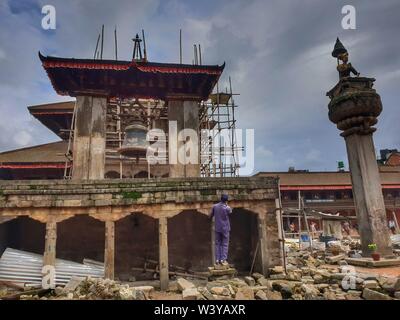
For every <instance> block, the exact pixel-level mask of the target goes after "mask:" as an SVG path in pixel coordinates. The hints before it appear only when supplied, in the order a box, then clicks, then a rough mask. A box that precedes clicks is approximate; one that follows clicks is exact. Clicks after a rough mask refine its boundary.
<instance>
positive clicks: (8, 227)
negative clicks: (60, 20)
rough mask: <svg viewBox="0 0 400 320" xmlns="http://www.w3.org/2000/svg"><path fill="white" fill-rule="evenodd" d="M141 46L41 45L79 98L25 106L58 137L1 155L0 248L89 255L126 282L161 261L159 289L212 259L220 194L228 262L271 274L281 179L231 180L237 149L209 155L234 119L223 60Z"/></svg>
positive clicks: (48, 63)
mask: <svg viewBox="0 0 400 320" xmlns="http://www.w3.org/2000/svg"><path fill="white" fill-rule="evenodd" d="M136 45H137V42H135V49H134V55H133V59H132V60H131V61H118V60H102V59H73V58H71V59H69V58H59V57H50V56H44V55H42V54H41V53H39V59H40V62H41V63H42V66H43V69H44V71H45V72H46V73H47V75H48V78H49V80H50V82H51V84H52V86H53V88H54V90H55V91H56V92H57V93H58V94H59V95H64V96H65V95H66V96H70V97H72V98H74V99H75V100H71V101H67V102H58V103H49V104H42V105H37V106H29V107H28V110H29V112H30V114H31V115H32V116H33V117H35V118H36V119H37V120H38V121H40V122H41V123H42V124H43V125H44V126H46V127H47V128H48V129H49V130H51V131H52V132H54V133H55V134H56V135H57V136H58V137H59V138H60V141H58V142H53V143H49V144H44V145H39V146H33V147H28V148H23V149H18V150H12V151H7V152H2V153H1V154H0V178H1V181H0V189H1V192H0V253H2V252H3V251H4V249H5V248H7V247H11V248H15V249H20V250H25V251H29V252H34V253H39V254H43V257H44V258H43V260H44V261H43V264H45V265H55V266H56V269H57V260H56V259H68V260H72V261H77V262H81V261H82V260H83V259H84V258H86V259H92V260H96V261H99V262H104V266H105V277H107V278H114V277H116V278H119V279H121V280H129V279H130V278H131V277H132V276H134V277H136V279H140V277H141V276H142V273H141V272H137V269H138V268H139V269H140V268H143V266H144V265H146V263H147V262H148V261H156V262H157V270H159V271H158V274H159V278H160V286H161V289H166V288H168V278H169V268H170V265H174V266H178V267H180V268H181V270H189V269H190V270H197V271H206V270H207V267H208V266H210V265H212V264H213V259H214V257H213V248H214V245H213V242H214V239H213V236H212V235H213V232H212V225H213V224H212V221H211V220H210V219H209V217H208V215H209V213H210V209H211V207H212V205H213V204H214V203H216V202H218V201H219V199H220V197H221V195H222V194H223V193H226V194H228V195H229V198H230V205H231V206H232V207H233V208H234V210H233V214H232V219H231V225H232V237H231V252H230V262H231V263H232V264H233V265H234V266H235V267H236V269H237V270H238V271H239V272H249V270H250V269H252V270H256V271H259V272H262V273H264V274H267V273H268V269H269V268H271V267H273V266H276V265H281V264H282V252H281V247H280V242H279V241H278V239H279V237H280V235H279V233H280V231H279V230H280V227H279V223H280V220H279V218H278V215H277V211H276V206H277V201H276V200H277V199H278V194H279V193H278V184H277V179H276V178H274V177H266V178H265V177H238V176H237V172H238V165H237V163H236V161H235V159H233V160H232V159H231V160H230V161H229V162H228V163H227V164H224V163H223V162H221V161H220V160H221V159H223V158H229V157H233V158H235V152H230V153H229V154H228V155H226V154H218V155H217V156H215V155H214V153H213V150H214V145H213V137H214V135H215V132H212V131H213V130H214V131H215V130H216V131H217V133H218V132H220V131H222V130H224V129H227V130H228V131H229V130H234V124H235V120H234V117H233V114H229V110H231V112H232V113H233V109H234V108H235V107H236V106H235V104H234V101H233V94H232V90H231V89H230V90H224V91H225V92H219V90H218V85H217V83H218V80H219V78H220V76H221V74H222V72H223V70H224V64H222V65H201V64H198V63H196V64H192V65H188V64H171V63H154V62H149V61H148V60H147V57H146V56H144V57H143V56H142V55H141V54H140V56H138V55H137V52H138V51H137V50H138V47H136ZM139 49H140V47H139ZM139 51H140V50H139ZM135 52H136V53H135ZM220 111H221V112H220ZM224 117H228V120H226V121H225V120H224ZM204 129H206V130H208V131H207V132H206V134H205V135H203V132H202V130H204ZM210 130H211V133H210V132H209V131H210ZM150 132H156V134H155V136H152V137H150V139H148V138H149V137H148V135H149V134H150ZM181 132H183V133H185V132H187V133H188V136H185V135H181ZM192 133H195V134H196V135H197V136H200V137H201V138H200V139H197V140H196V139H195V137H193V135H191V134H192ZM200 133H201V134H200ZM231 136H232V135H231ZM151 138H153V139H151ZM149 140H150V142H154V143H158V145H160V144H161V145H164V146H165V148H157V149H154V147H153V146H154V145H155V144H151V145H150V143H149ZM189 143H191V147H192V148H187V145H188V144H189ZM229 147H230V148H231V151H233V150H235V148H236V145H235V143H234V141H233V140H232V141H230V143H229ZM151 148H153V149H151ZM149 149H151V150H152V151H153V155H156V156H157V159H158V162H156V163H150V161H149V160H148V159H149V158H148V157H147V152H146V151H147V150H149ZM222 149H223V148H221V147H219V148H218V150H220V151H221V150H222ZM182 150H183V151H184V152H182ZM210 150H211V153H207V152H205V151H210ZM226 150H227V149H226V148H225V149H223V151H224V152H226ZM204 152H205V153H204ZM182 158H183V159H182ZM187 159H189V160H190V161H186V160H187ZM218 160H219V161H218ZM252 261H253V262H254V263H252ZM135 270H136V271H135Z"/></svg>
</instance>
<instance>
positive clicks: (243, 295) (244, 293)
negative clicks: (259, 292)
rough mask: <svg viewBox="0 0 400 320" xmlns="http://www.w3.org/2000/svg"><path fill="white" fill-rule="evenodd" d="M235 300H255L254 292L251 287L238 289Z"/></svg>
mask: <svg viewBox="0 0 400 320" xmlns="http://www.w3.org/2000/svg"><path fill="white" fill-rule="evenodd" d="M235 300H254V291H253V290H252V289H251V288H249V287H240V288H238V290H237V292H236V296H235Z"/></svg>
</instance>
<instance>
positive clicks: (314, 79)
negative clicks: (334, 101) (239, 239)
mask: <svg viewBox="0 0 400 320" xmlns="http://www.w3.org/2000/svg"><path fill="white" fill-rule="evenodd" d="M11 2H14V1H11ZM22 2H23V4H21V5H15V7H14V8H11V7H10V4H9V2H6V3H2V4H0V27H1V28H0V68H1V69H0V70H1V72H0V94H1V96H2V99H0V109H1V111H2V114H5V115H6V116H4V117H2V118H0V132H1V138H0V149H5V148H12V147H16V146H19V145H23V144H24V141H25V144H26V143H27V144H36V143H42V142H46V141H48V140H54V139H56V138H55V136H54V135H53V134H51V133H50V132H49V131H48V130H47V129H45V128H43V126H42V125H41V124H39V123H38V122H37V121H35V120H33V119H31V118H30V117H29V116H28V114H27V111H26V109H25V107H26V105H30V104H35V103H45V102H51V101H58V100H60V99H64V98H60V97H57V96H56V95H55V93H54V92H53V90H52V88H51V85H50V83H49V81H48V79H47V77H46V75H45V73H44V72H43V70H42V68H41V66H40V63H39V61H38V59H37V51H38V50H42V51H43V52H44V53H45V54H52V55H58V56H68V57H72V56H73V57H91V56H92V55H93V51H94V48H95V44H96V39H97V34H98V33H99V31H100V27H101V24H103V23H104V24H105V25H106V43H105V53H104V56H105V57H108V58H112V57H113V50H114V49H113V46H112V33H113V29H114V26H115V25H117V26H118V40H119V53H120V54H119V55H120V58H121V59H129V58H130V56H131V53H132V43H131V40H130V39H131V38H132V37H133V36H134V35H135V33H136V32H140V30H141V29H142V28H144V29H145V30H146V40H147V45H148V53H149V58H150V59H151V60H153V61H163V62H177V61H178V59H179V48H178V35H179V29H180V28H182V29H183V41H184V61H185V62H187V63H191V61H192V56H193V47H192V45H193V44H194V43H201V46H202V49H203V58H204V59H203V60H204V62H205V63H208V64H217V63H218V64H221V63H222V62H223V61H225V62H226V69H225V73H224V77H223V78H222V80H221V84H220V87H222V88H224V87H225V86H226V81H227V77H228V76H229V75H231V76H232V80H233V86H234V90H235V91H236V92H239V93H240V96H238V97H237V98H236V101H237V102H238V104H239V105H240V108H239V109H238V112H237V119H238V126H239V127H241V128H254V129H255V134H256V159H255V160H256V169H257V170H287V167H289V166H296V167H297V168H307V169H312V170H324V169H335V167H336V161H338V160H346V151H345V146H344V141H343V139H342V138H341V137H340V136H339V132H338V130H337V129H336V128H335V126H334V125H333V124H332V123H330V122H329V120H328V116H327V104H328V99H327V97H326V96H325V93H326V91H328V90H329V89H330V88H331V87H333V86H334V84H335V83H336V81H337V73H336V70H335V64H336V61H335V60H334V59H333V58H332V57H331V55H330V52H331V51H332V48H333V44H334V41H335V39H336V37H337V36H339V37H340V38H341V40H342V41H343V43H344V44H345V46H346V47H347V48H348V50H349V52H350V59H351V61H352V63H353V65H354V66H355V67H356V68H357V69H358V70H359V71H360V72H361V73H362V74H363V75H366V76H373V77H376V79H377V81H376V88H377V89H378V91H379V93H380V94H381V96H382V100H383V103H384V112H383V114H382V116H381V117H380V121H379V123H378V131H377V132H376V134H375V142H376V149H377V150H379V149H380V148H386V147H389V148H400V138H399V134H398V128H397V126H398V123H399V120H400V119H399V111H398V103H397V101H398V94H397V92H398V87H399V79H400V60H399V52H400V42H399V41H397V38H398V33H399V30H400V22H399V19H398V17H399V14H400V2H399V1H396V0H385V1H373V0H363V1H361V0H355V1H352V3H348V2H347V1H340V0H338V1H319V0H303V1H294V0H271V1H263V0H250V1H249V0H247V1H244V0H231V1H211V0H210V1H201V2H200V1H178V0H175V1H161V0H149V1H132V0H120V1H94V0H88V1H78V0H72V1H61V0H58V1H52V4H53V5H55V7H56V10H57V30H55V31H52V32H44V31H43V30H41V29H40V28H37V26H38V25H40V21H37V19H38V17H37V15H36V13H35V12H37V9H34V8H36V7H37V6H39V8H40V7H41V6H42V5H44V4H47V3H46V1H22ZM29 4H32V5H29ZM346 4H352V5H354V6H355V7H356V10H357V30H343V29H342V28H341V19H342V14H341V8H342V6H343V5H346ZM32 10H33V11H32ZM35 10H36V11H35ZM39 18H40V15H39ZM10 116H11V117H10ZM15 130H16V131H20V132H25V133H21V134H20V137H18V138H15V137H14V133H13V131H15Z"/></svg>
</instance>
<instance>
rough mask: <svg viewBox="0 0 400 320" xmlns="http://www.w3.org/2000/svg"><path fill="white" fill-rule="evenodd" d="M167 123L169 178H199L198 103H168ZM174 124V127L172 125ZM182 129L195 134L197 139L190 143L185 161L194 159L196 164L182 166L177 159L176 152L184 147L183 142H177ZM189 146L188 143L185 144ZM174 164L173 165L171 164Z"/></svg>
mask: <svg viewBox="0 0 400 320" xmlns="http://www.w3.org/2000/svg"><path fill="white" fill-rule="evenodd" d="M168 121H169V144H168V147H169V150H168V155H169V157H168V158H169V161H170V177H199V176H200V150H199V146H200V137H199V102H197V101H190V100H185V101H184V100H173V99H170V100H169V101H168ZM173 122H176V126H174V125H173ZM184 129H192V130H194V131H195V132H196V135H197V139H196V141H194V140H193V141H192V143H193V147H194V148H191V149H190V151H191V152H192V154H189V151H187V153H186V154H185V155H186V156H187V158H185V159H186V161H189V156H190V158H194V159H195V162H196V163H188V164H184V163H182V162H181V161H180V160H182V159H179V156H178V152H179V150H182V149H181V148H182V147H183V146H184V142H183V141H179V140H180V139H179V138H178V135H179V133H180V132H181V131H182V130H184ZM186 146H189V143H186ZM171 162H174V163H171Z"/></svg>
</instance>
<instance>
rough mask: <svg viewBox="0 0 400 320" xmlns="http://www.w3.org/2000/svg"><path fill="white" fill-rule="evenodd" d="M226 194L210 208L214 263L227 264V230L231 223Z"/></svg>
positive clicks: (230, 211)
mask: <svg viewBox="0 0 400 320" xmlns="http://www.w3.org/2000/svg"><path fill="white" fill-rule="evenodd" d="M227 202H228V196H227V195H226V194H223V195H222V196H221V201H220V202H219V203H217V204H215V205H214V206H213V207H212V210H211V216H210V217H211V219H212V218H213V217H215V263H216V264H222V265H223V266H225V267H227V266H229V264H228V262H227V259H228V247H229V232H230V231H231V225H230V223H229V216H230V214H231V213H232V209H231V208H230V207H229V206H228V204H227Z"/></svg>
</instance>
